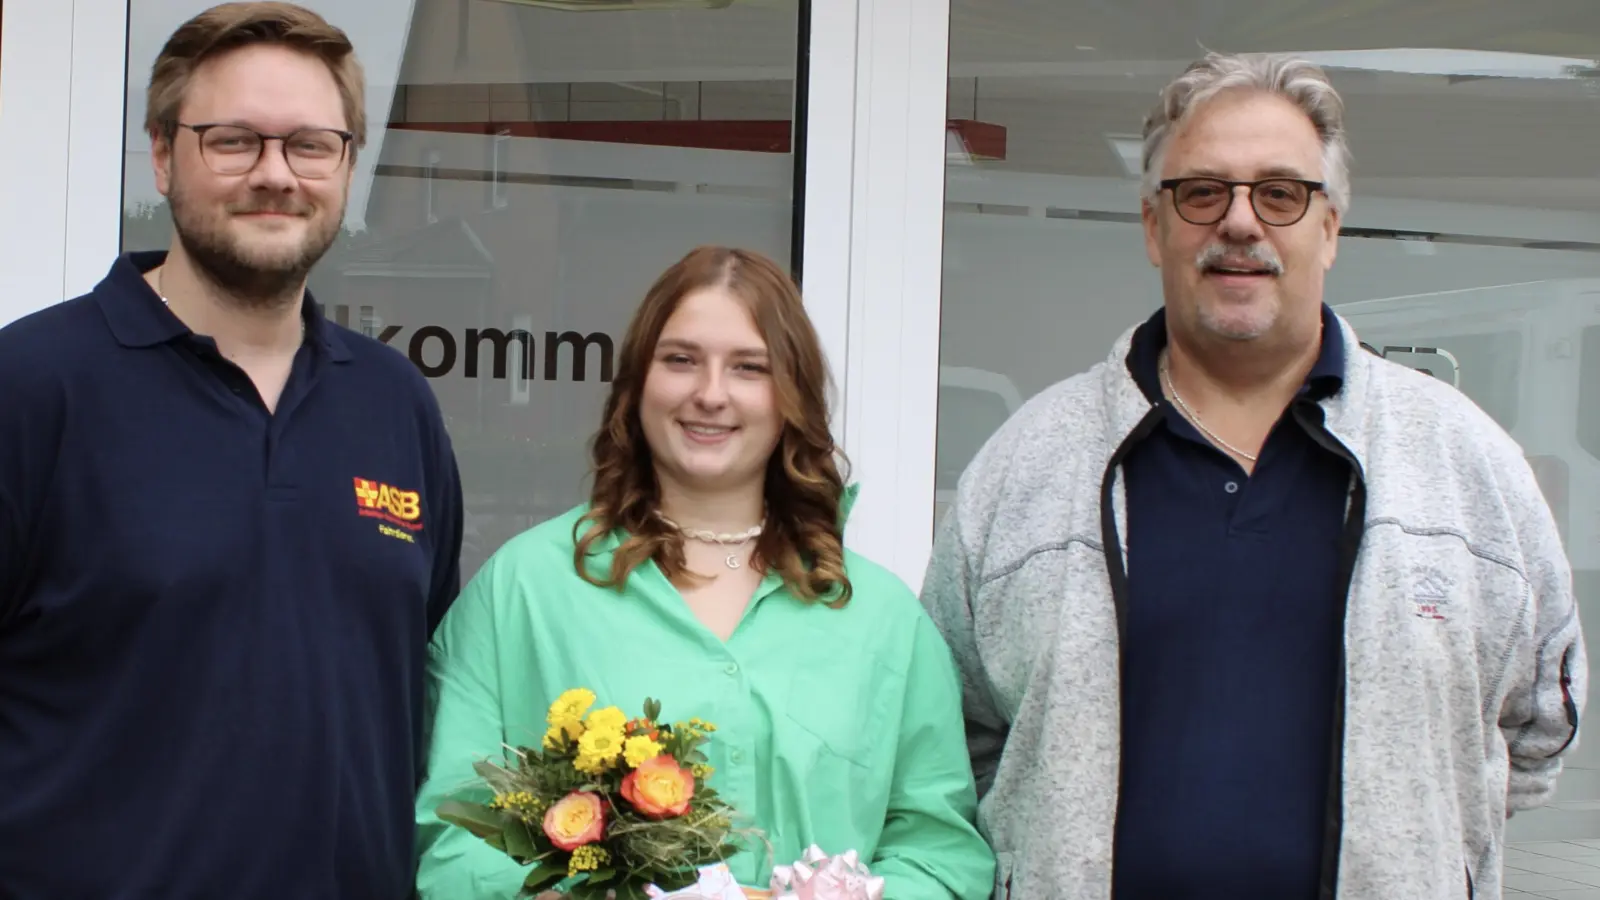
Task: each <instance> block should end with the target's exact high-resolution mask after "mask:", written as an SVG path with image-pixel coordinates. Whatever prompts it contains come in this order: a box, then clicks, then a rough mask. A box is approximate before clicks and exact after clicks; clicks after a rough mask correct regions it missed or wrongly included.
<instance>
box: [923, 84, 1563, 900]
mask: <svg viewBox="0 0 1600 900" xmlns="http://www.w3.org/2000/svg"><path fill="white" fill-rule="evenodd" d="M1144 134H1145V145H1144V154H1143V161H1144V181H1143V189H1142V194H1143V205H1142V212H1143V223H1144V240H1145V248H1146V251H1147V253H1148V255H1149V258H1150V261H1151V263H1152V264H1153V265H1155V266H1156V267H1158V268H1159V269H1160V271H1161V283H1162V287H1163V295H1164V301H1165V302H1164V304H1163V307H1162V308H1161V309H1159V310H1158V311H1156V313H1155V314H1154V315H1152V316H1150V317H1149V318H1148V319H1147V320H1146V321H1145V322H1143V323H1142V324H1140V325H1138V326H1137V327H1134V328H1131V329H1129V330H1128V331H1127V332H1126V333H1125V334H1124V335H1123V336H1122V337H1121V339H1120V340H1119V341H1118V342H1117V343H1116V345H1115V347H1114V348H1113V350H1112V352H1111V354H1110V356H1109V357H1108V358H1107V359H1106V361H1105V362H1103V363H1101V364H1099V365H1097V366H1095V367H1094V368H1093V369H1091V370H1090V371H1088V372H1087V373H1084V374H1082V375H1078V376H1076V377H1074V378H1070V379H1068V380H1066V381H1065V382H1062V383H1061V384H1059V385H1057V386H1055V387H1053V388H1050V389H1048V390H1046V391H1045V392H1044V393H1042V394H1040V395H1039V396H1038V397H1035V398H1033V399H1032V400H1031V401H1030V402H1029V403H1028V404H1027V405H1026V406H1025V407H1024V408H1023V409H1022V410H1021V411H1019V412H1018V413H1017V414H1016V415H1015V416H1014V417H1013V419H1012V420H1011V421H1010V422H1008V423H1007V424H1006V425H1005V426H1004V427H1002V429H1001V430H1000V432H999V433H998V434H996V435H995V436H994V437H993V438H992V439H991V440H990V441H989V442H988V444H987V445H986V446H985V448H984V449H983V450H982V452H980V453H979V455H978V457H977V458H976V459H975V460H974V462H973V463H972V465H971V467H970V468H969V469H968V471H967V472H966V473H965V474H964V475H963V477H962V479H961V483H960V487H959V490H958V495H957V499H956V502H955V504H954V506H953V508H952V510H951V512H950V513H949V514H948V516H947V517H946V520H945V521H944V522H943V523H942V525H941V528H940V532H939V536H938V540H937V542H936V545H935V547H934V551H933V559H932V562H931V564H930V566H929V570H928V573H927V577H926V580H925V585H924V599H925V602H926V604H927V605H928V607H929V608H930V611H931V612H932V614H933V616H934V618H935V620H936V621H937V622H938V623H939V625H940V627H941V629H942V630H943V632H944V633H945V635H946V637H947V639H948V640H949V642H950V644H951V646H952V649H953V651H954V652H955V654H956V656H957V657H958V659H959V660H960V663H961V667H962V671H963V680H964V682H965V705H966V713H967V720H968V737H969V742H970V749H971V752H972V759H973V765H974V768H975V770H976V772H977V775H978V782H979V790H980V792H981V794H982V800H981V805H980V809H979V824H980V826H981V827H982V828H983V830H984V833H985V835H986V836H987V837H988V838H989V840H990V841H991V842H992V843H993V845H994V847H995V850H996V855H997V857H998V859H999V866H998V871H999V876H998V879H997V884H996V896H998V897H1011V898H1029V900H1032V898H1046V897H1048V898H1051V900H1091V898H1092V900H1103V898H1105V897H1107V896H1113V895H1114V896H1115V897H1116V898H1117V900H1154V898H1178V897H1182V898H1187V900H1211V898H1217V900H1220V898H1227V900H1251V898H1272V900H1318V898H1328V900H1331V898H1333V897H1339V898H1343V900H1395V898H1402V897H1403V898H1406V900H1433V898H1439V900H1443V898H1460V897H1471V896H1478V897H1498V896H1500V893H1501V867H1502V862H1503V858H1504V857H1503V852H1502V850H1503V846H1504V835H1505V823H1506V819H1507V817H1508V816H1509V815H1510V814H1511V813H1512V812H1513V811H1515V810H1520V809H1528V808H1530V807H1534V806H1538V805H1541V804H1543V803H1544V802H1546V801H1547V800H1549V799H1550V797H1551V793H1552V791H1553V790H1554V786H1555V781H1556V777H1557V774H1558V773H1559V771H1560V769H1561V764H1562V763H1561V760H1562V756H1563V754H1564V753H1565V752H1567V751H1569V750H1570V749H1571V748H1572V746H1573V742H1574V739H1575V738H1576V735H1577V728H1578V719H1579V714H1580V712H1581V710H1582V708H1583V705H1584V699H1585V694H1586V688H1587V676H1588V663H1587V660H1586V657H1585V651H1584V644H1583V638H1582V634H1581V632H1580V629H1579V623H1578V616H1577V610H1576V608H1575V605H1574V600H1573V594H1572V584H1571V575H1570V570H1569V567H1568V563H1567V560H1566V558H1565V556H1564V555H1563V552H1562V548H1561V544H1560V541H1559V537H1558V534H1557V530H1556V525H1555V523H1554V521H1553V519H1552V517H1551V514H1550V511H1549V509H1548V508H1547V506H1546V504H1545V502H1544V499H1543V497H1542V496H1541V494H1540V490H1539V487H1538V485H1537V483H1536V482H1535V480H1534V476H1533V474H1532V472H1531V471H1530V469H1529V466H1528V465H1527V463H1526V462H1525V461H1524V459H1523V457H1522V454H1521V452H1520V450H1519V448H1518V447H1517V445H1516V444H1515V443H1513V441H1512V440H1511V439H1510V437H1508V436H1507V435H1506V434H1505V433H1504V432H1503V431H1502V430H1501V429H1500V428H1499V427H1497V426H1496V425H1495V423H1494V422H1493V421H1492V420H1491V419H1490V418H1489V417H1488V416H1487V415H1485V414H1484V413H1482V412H1481V411H1480V410H1478V408H1477V407H1475V406H1474V405H1473V404H1472V403H1471V402H1470V401H1469V400H1467V399H1466V398H1465V397H1463V396H1462V395H1461V394H1459V393H1457V392H1456V390H1455V389H1454V388H1453V387H1451V386H1449V385H1448V384H1445V383H1443V382H1439V381H1436V380H1433V379H1431V378H1429V377H1428V376H1426V375H1423V374H1421V373H1418V372H1414V371H1412V370H1410V369H1407V368H1404V367H1401V366H1399V365H1395V364H1393V363H1390V362H1388V361H1385V360H1383V359H1380V358H1378V357H1376V356H1374V355H1372V354H1369V353H1365V352H1362V351H1361V350H1360V345H1359V342H1358V340H1357V337H1356V335H1355V333H1354V332H1353V331H1352V330H1351V328H1350V326H1349V325H1348V324H1347V323H1345V322H1344V321H1343V320H1342V319H1340V317H1339V316H1337V315H1336V314H1335V313H1334V312H1333V311H1332V310H1331V309H1330V308H1329V307H1328V306H1327V305H1325V304H1324V302H1323V280H1324V276H1325V274H1326V272H1327V270H1328V269H1329V268H1330V267H1331V266H1332V265H1333V262H1334V256H1335V250H1336V247H1337V243H1338V237H1339V224H1340V221H1341V219H1342V217H1343V215H1344V213H1345V211H1346V209H1347V208H1348V205H1349V200H1350V188H1349V173H1348V168H1347V166H1348V151H1347V149H1346V144H1345V133H1344V124H1343V109H1342V102H1341V100H1340V98H1339V96H1338V94H1337V93H1335V91H1334V89H1333V87H1332V86H1331V85H1330V84H1329V83H1328V81H1327V79H1326V77H1325V76H1324V74H1323V73H1322V72H1321V71H1320V70H1318V69H1317V68H1316V67H1315V66H1312V65H1311V64H1309V63H1306V62H1304V61H1299V60H1295V59H1290V58H1284V57H1278V56H1224V55H1211V56H1208V57H1206V58H1205V59H1204V60H1201V61H1199V62H1197V63H1195V64H1193V65H1192V66H1190V67H1189V68H1188V69H1187V70H1186V71H1184V73H1183V74H1182V75H1180V76H1179V77H1178V78H1177V79H1176V80H1174V81H1173V82H1172V83H1171V84H1169V85H1168V86H1167V87H1166V88H1165V89H1164V90H1163V91H1162V93H1161V97H1160V102H1159V105H1158V106H1157V108H1156V109H1155V110H1154V112H1153V113H1152V114H1151V115H1150V117H1149V118H1148V120H1147V121H1146V125H1145V132H1144ZM1069 301H1070V298H1069Z"/></svg>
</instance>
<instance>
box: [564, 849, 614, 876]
mask: <svg viewBox="0 0 1600 900" xmlns="http://www.w3.org/2000/svg"><path fill="white" fill-rule="evenodd" d="M610 861H611V854H610V853H607V852H606V848H604V847H601V846H598V845H596V844H584V845H583V846H582V847H579V848H578V849H576V850H574V851H572V858H571V859H569V860H567V877H568V878H571V877H572V876H574V875H576V874H578V873H579V872H593V871H594V870H595V869H598V868H600V867H601V866H603V865H605V864H606V863H608V862H610Z"/></svg>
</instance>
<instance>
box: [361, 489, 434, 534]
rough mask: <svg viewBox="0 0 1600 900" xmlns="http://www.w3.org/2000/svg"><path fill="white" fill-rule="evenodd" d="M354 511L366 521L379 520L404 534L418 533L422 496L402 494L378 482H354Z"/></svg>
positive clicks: (404, 492) (420, 526)
mask: <svg viewBox="0 0 1600 900" xmlns="http://www.w3.org/2000/svg"><path fill="white" fill-rule="evenodd" d="M355 481H356V511H357V512H358V513H360V514H361V515H363V516H366V517H367V518H370V519H382V520H383V521H385V522H388V523H390V524H391V525H398V526H400V527H401V528H404V529H406V530H407V531H421V530H422V495H421V494H418V493H417V492H416V491H402V490H400V489H399V488H397V487H391V486H390V485H387V484H384V483H383V482H381V481H372V480H370V479H367V478H357V479H356V480H355Z"/></svg>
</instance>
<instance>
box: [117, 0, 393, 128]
mask: <svg viewBox="0 0 1600 900" xmlns="http://www.w3.org/2000/svg"><path fill="white" fill-rule="evenodd" d="M258 44H272V45H277V46H281V47H287V48H289V49H291V50H297V51H299V52H301V53H306V54H309V55H311V56H315V57H317V58H318V59H320V60H322V62H323V63H325V64H326V65H327V66H328V71H329V72H331V73H333V80H334V82H335V83H336V84H338V86H339V96H340V99H341V100H342V101H343V103H344V117H345V121H346V122H347V123H348V125H349V130H350V131H351V133H353V134H354V135H355V138H354V140H353V141H352V143H353V144H354V145H355V147H357V148H359V147H362V146H364V145H365V144H366V142H367V111H366V99H365V97H366V76H365V75H364V74H363V73H362V71H361V63H360V62H359V61H358V60H357V59H356V54H355V48H354V47H353V46H351V44H350V38H349V37H348V36H347V35H346V34H345V33H344V32H343V31H342V30H340V29H338V28H336V27H334V26H332V25H330V24H328V21H327V20H326V19H324V18H322V16H320V15H317V14H316V13H314V12H312V11H311V10H309V9H306V8H305V7H303V6H297V5H295V4H293V3H279V2H250V3H223V4H221V5H219V6H213V7H211V8H210V9H208V10H206V11H205V12H202V13H200V14H199V15H197V16H195V17H194V18H192V19H190V20H189V21H187V22H185V23H183V24H182V25H180V26H178V30H177V31H174V32H173V33H172V36H171V37H169V38H167V43H166V45H165V46H163V47H162V48H161V53H160V54H159V55H158V56H157V57H156V62H155V65H154V66H152V67H151V69H150V85H149V87H148V88H146V91H145V113H144V130H145V132H146V133H147V134H149V135H150V137H151V139H152V140H155V139H158V138H160V139H166V140H171V139H172V136H173V135H174V134H175V133H176V130H177V126H178V109H179V107H181V106H182V105H183V100H184V97H185V96H187V95H188V92H189V84H190V82H191V81H192V80H193V78H194V73H195V70H196V69H198V68H200V66H201V65H202V64H203V63H205V62H206V61H207V60H209V59H213V58H215V57H218V56H221V55H223V54H226V53H229V52H231V51H233V50H238V49H240V48H242V47H251V46H255V45H258ZM353 155H354V150H352V156H353Z"/></svg>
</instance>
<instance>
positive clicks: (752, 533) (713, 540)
mask: <svg viewBox="0 0 1600 900" xmlns="http://www.w3.org/2000/svg"><path fill="white" fill-rule="evenodd" d="M656 518H658V519H660V520H661V521H663V522H665V523H666V524H667V526H668V527H669V528H672V529H674V530H675V531H677V532H678V533H679V534H681V535H683V536H684V537H686V538H689V539H690V540H696V541H699V542H701V543H703V544H718V545H721V546H724V547H728V546H731V547H733V548H734V549H733V550H730V551H729V553H728V556H727V558H726V559H725V560H723V562H724V563H726V564H727V566H728V568H730V569H738V568H742V567H743V566H744V561H743V560H741V559H740V558H739V554H738V553H737V552H736V551H737V549H738V548H739V547H743V546H744V545H745V544H748V543H749V542H750V541H752V540H754V539H756V538H758V537H760V536H761V526H760V525H752V526H750V527H749V528H746V529H745V530H743V531H737V532H732V533H722V532H716V531H709V530H706V529H703V528H684V527H683V526H682V525H679V524H678V523H677V522H674V521H672V520H671V519H669V518H667V517H666V516H664V515H662V514H661V513H659V512H658V513H656Z"/></svg>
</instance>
